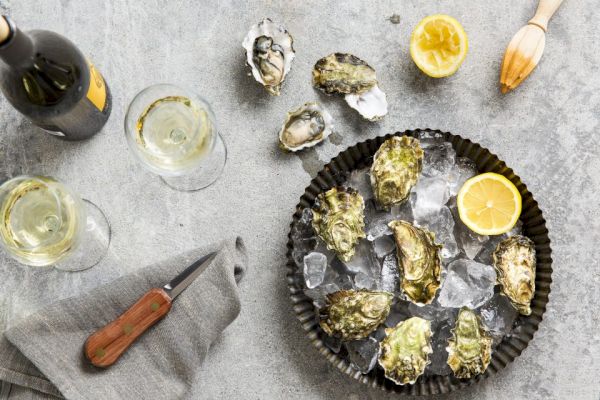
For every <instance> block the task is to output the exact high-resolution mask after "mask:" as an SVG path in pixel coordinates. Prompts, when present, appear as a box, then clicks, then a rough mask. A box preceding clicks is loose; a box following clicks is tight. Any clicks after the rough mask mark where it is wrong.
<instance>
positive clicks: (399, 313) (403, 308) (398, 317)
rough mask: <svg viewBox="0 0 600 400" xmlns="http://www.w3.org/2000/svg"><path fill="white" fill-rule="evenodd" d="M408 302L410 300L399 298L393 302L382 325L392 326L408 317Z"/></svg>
mask: <svg viewBox="0 0 600 400" xmlns="http://www.w3.org/2000/svg"><path fill="white" fill-rule="evenodd" d="M409 304H410V302H408V301H405V300H399V301H398V302H397V303H396V304H393V305H392V308H391V309H390V313H389V315H388V317H387V319H386V320H385V322H384V325H385V326H387V327H388V328H393V327H395V326H396V325H398V323H399V322H401V321H404V320H405V319H408V318H410V316H411V315H410V311H409Z"/></svg>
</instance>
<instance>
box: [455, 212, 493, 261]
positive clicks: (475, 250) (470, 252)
mask: <svg viewBox="0 0 600 400" xmlns="http://www.w3.org/2000/svg"><path fill="white" fill-rule="evenodd" d="M455 233H456V238H457V241H458V243H459V246H460V248H461V249H462V251H464V253H465V254H466V256H467V257H468V258H469V259H470V260H474V259H475V257H476V256H477V254H479V252H480V251H481V249H482V248H483V245H484V244H485V243H486V242H487V241H488V240H489V236H487V235H479V234H477V233H475V232H473V231H472V230H471V229H469V228H468V227H467V226H466V225H465V224H463V223H462V221H460V220H459V221H457V222H456V228H455Z"/></svg>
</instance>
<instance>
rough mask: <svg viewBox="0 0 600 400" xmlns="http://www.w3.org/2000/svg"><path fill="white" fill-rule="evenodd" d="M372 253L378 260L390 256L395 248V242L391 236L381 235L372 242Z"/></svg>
mask: <svg viewBox="0 0 600 400" xmlns="http://www.w3.org/2000/svg"><path fill="white" fill-rule="evenodd" d="M372 243H373V251H375V255H376V256H377V257H379V258H383V257H385V256H386V255H388V254H390V253H391V252H392V251H394V249H395V248H396V242H395V241H394V238H393V237H392V236H388V235H383V236H380V237H378V238H377V239H375V240H373V242H372Z"/></svg>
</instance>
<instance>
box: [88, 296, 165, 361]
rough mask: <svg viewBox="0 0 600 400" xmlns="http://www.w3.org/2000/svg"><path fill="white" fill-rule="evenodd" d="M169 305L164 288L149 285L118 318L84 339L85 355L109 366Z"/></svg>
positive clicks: (157, 319) (162, 314)
mask: <svg viewBox="0 0 600 400" xmlns="http://www.w3.org/2000/svg"><path fill="white" fill-rule="evenodd" d="M170 309H171V298H170V297H169V295H168V294H167V293H166V292H165V291H164V290H163V289H150V290H149V291H148V292H147V293H146V294H145V295H144V296H142V298H141V299H139V300H138V301H137V302H136V303H135V304H134V305H133V306H131V307H130V308H129V309H128V310H127V311H125V312H124V313H123V314H122V315H121V316H120V317H119V318H117V319H116V320H114V321H113V322H111V323H109V324H108V325H106V326H105V327H104V328H102V329H100V330H99V331H97V332H96V333H94V334H92V335H91V336H90V337H89V338H88V339H87V340H86V342H85V349H84V351H85V356H86V357H87V359H88V360H90V362H91V363H92V364H93V365H95V366H97V367H102V368H105V367H108V366H110V365H112V364H114V363H115V361H117V359H118V358H119V357H120V356H121V354H123V353H124V352H125V351H126V350H127V349H128V348H129V346H131V344H132V343H133V342H134V341H135V340H136V339H137V338H138V337H139V336H140V335H142V334H143V333H144V332H145V331H146V330H148V328H150V327H151V326H152V325H154V324H155V323H157V322H158V321H160V320H161V319H162V318H163V317H164V316H165V315H167V313H168V312H169V310H170Z"/></svg>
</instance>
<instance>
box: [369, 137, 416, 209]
mask: <svg viewBox="0 0 600 400" xmlns="http://www.w3.org/2000/svg"><path fill="white" fill-rule="evenodd" d="M422 168H423V149H421V146H420V144H419V140H418V139H415V138H413V137H410V136H400V137H399V136H392V137H391V138H389V139H387V140H386V141H385V142H383V143H382V144H381V146H380V147H379V149H378V150H377V152H376V153H375V156H374V157H373V165H372V166H371V185H372V186H373V193H374V194H375V199H376V200H377V202H379V204H381V205H382V206H383V207H385V208H389V207H391V206H393V205H394V204H400V203H402V202H404V201H406V199H408V196H409V195H410V190H411V189H412V187H413V186H414V185H415V184H416V183H417V180H418V179H419V175H420V174H421V170H422Z"/></svg>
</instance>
